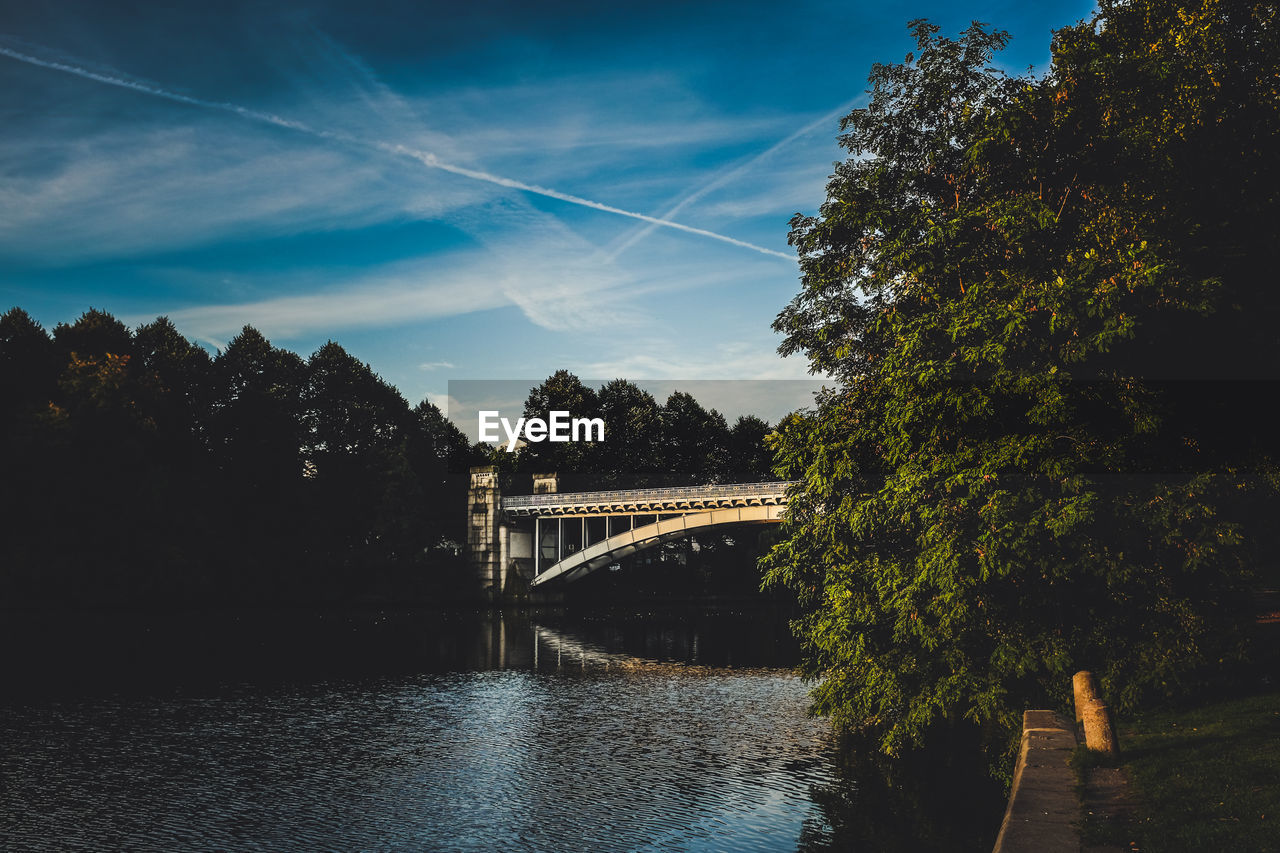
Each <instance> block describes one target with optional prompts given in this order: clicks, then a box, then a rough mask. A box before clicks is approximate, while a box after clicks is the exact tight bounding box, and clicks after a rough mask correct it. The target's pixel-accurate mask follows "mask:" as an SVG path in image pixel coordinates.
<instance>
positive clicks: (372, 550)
mask: <svg viewBox="0 0 1280 853" xmlns="http://www.w3.org/2000/svg"><path fill="white" fill-rule="evenodd" d="M0 400H2V401H3V404H2V405H0V441H2V445H0V482H2V483H3V484H4V486H3V490H0V518H3V530H4V535H3V536H2V537H0V604H2V605H7V606H14V605H31V604H48V603H61V604H76V605H85V606H112V605H141V604H155V603H183V604H214V605H216V604H272V603H285V602H288V603H336V602H341V603H351V602H359V601H362V600H367V601H384V600H402V601H403V600H417V601H422V600H438V599H441V598H449V597H451V596H454V595H462V594H465V593H466V592H467V591H468V588H467V584H468V582H469V580H470V579H469V577H468V575H467V573H466V571H465V568H464V566H463V560H462V557H461V555H459V554H458V548H459V547H460V545H459V543H461V542H463V541H464V535H465V534H464V530H463V522H464V520H465V515H464V513H463V512H462V511H461V510H460V507H463V506H464V504H465V489H466V485H467V484H466V477H465V471H466V469H467V466H468V465H469V464H472V463H473V462H476V461H482V457H480V456H477V455H476V454H477V453H478V451H476V450H473V449H472V448H471V447H470V446H469V444H468V442H467V439H466V438H465V436H463V435H462V433H461V432H460V431H459V430H457V429H456V428H455V427H454V426H453V425H452V424H450V423H449V422H448V421H447V420H446V419H445V417H444V416H443V415H442V414H441V412H440V411H439V410H438V409H437V408H436V407H435V406H434V405H432V404H431V403H429V402H426V401H424V402H422V403H419V404H418V405H417V406H415V407H410V406H409V404H408V403H407V402H406V401H405V399H404V398H403V397H402V396H401V395H400V393H399V392H398V391H396V389H395V388H393V387H392V386H390V385H389V384H387V383H386V382H385V381H383V380H382V379H381V378H380V377H378V376H377V374H375V373H374V372H373V370H372V369H371V368H370V367H369V366H368V365H367V364H362V363H361V362H360V361H358V360H357V359H355V358H353V357H352V356H351V355H350V354H349V353H347V352H346V351H345V350H344V349H343V348H342V347H341V346H339V345H338V344H336V343H332V342H330V343H327V344H325V345H324V346H323V347H321V348H320V349H319V350H317V351H316V352H315V353H314V354H313V355H312V356H311V357H310V358H309V359H307V360H303V359H302V358H300V357H299V356H297V355H296V354H294V353H291V352H288V351H286V350H282V349H278V348H276V347H273V346H272V345H271V344H270V342H268V341H267V339H266V338H264V337H263V336H262V334H261V333H259V332H258V331H256V330H255V329H253V328H251V327H248V326H246V327H245V328H244V330H243V331H242V332H241V333H240V334H239V335H237V336H236V337H235V338H234V339H233V340H232V341H231V342H230V343H229V344H228V346H227V347H226V349H225V350H224V351H222V352H221V353H219V354H218V355H217V356H210V355H209V354H208V353H207V352H205V350H203V349H202V348H200V347H199V346H197V345H195V344H193V343H191V342H189V341H187V340H185V339H184V338H183V337H182V336H181V335H180V334H179V333H178V332H177V330H176V329H175V328H174V326H173V324H172V323H171V322H169V320H167V319H165V318H160V319H157V320H156V321H155V322H153V323H149V324H147V325H144V326H141V327H139V328H137V329H136V330H132V331H131V330H130V329H128V328H127V327H126V326H125V325H124V324H123V323H121V322H120V321H119V320H117V319H115V318H114V317H112V316H111V315H109V314H106V313H104V312H101V311H97V310H89V311H88V312H86V313H85V314H84V315H83V316H82V317H80V319H79V320H78V321H76V322H75V323H73V324H70V325H67V324H59V325H58V326H57V327H56V328H55V329H54V330H53V333H52V335H50V334H48V333H46V331H45V330H44V329H43V328H41V327H40V325H38V324H37V323H36V322H34V321H33V320H32V319H31V317H30V316H28V315H27V313H26V312H24V311H22V310H21V309H18V308H14V309H13V310H11V311H9V312H8V313H7V314H5V315H4V316H3V317H0ZM451 471H453V472H455V473H453V474H452V475H451V473H450V472H451ZM457 472H463V473H462V474H458V473H457Z"/></svg>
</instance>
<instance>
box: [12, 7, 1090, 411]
mask: <svg viewBox="0 0 1280 853" xmlns="http://www.w3.org/2000/svg"><path fill="white" fill-rule="evenodd" d="M184 6H190V7H196V6H197V4H170V3H152V2H129V3H123V2H116V3H112V2H102V0H97V2H58V0H50V2H45V3H26V2H24V3H16V2H10V0H0V126H3V128H4V130H3V132H0V311H3V310H6V309H7V308H8V307H10V306H13V305H18V306H21V307H23V308H25V309H26V310H27V311H28V312H30V313H31V314H32V315H33V316H34V317H35V318H36V319H37V320H39V321H40V322H41V323H43V324H44V325H45V326H46V327H47V328H52V326H53V325H54V324H56V323H58V322H71V321H73V320H74V319H75V318H76V317H77V316H79V314H80V313H81V312H82V311H84V310H85V309H86V308H88V307H90V306H93V307H96V308H101V309H104V310H107V311H110V312H112V313H113V314H115V315H116V316H117V317H120V318H121V319H123V320H125V321H126V322H128V323H130V324H131V325H137V324H139V323H142V322H146V321H149V320H151V319H153V318H154V317H156V316H157V315H161V314H164V315H167V316H169V317H170V318H171V319H172V320H173V321H174V322H175V324H176V325H177V326H178V328H179V330H180V331H182V332H183V334H185V335H186V336H188V337H190V338H193V339H196V340H198V341H200V342H201V343H203V344H204V345H206V346H208V347H210V348H211V349H212V348H216V347H219V346H223V345H225V343H226V342H227V341H228V340H230V338H232V337H233V336H234V335H235V334H236V332H237V331H238V330H239V329H240V327H241V326H243V325H244V324H246V323H248V324H252V325H254V326H256V327H257V328H259V329H260V330H261V331H262V332H263V333H264V334H266V335H267V336H268V337H269V338H270V339H271V340H272V342H273V343H275V344H276V345H277V346H283V347H287V348H289V349H292V350H294V351H296V352H298V353H299V354H301V355H303V356H304V357H305V356H307V355H309V354H310V353H311V352H313V351H314V350H315V349H317V348H318V347H319V346H320V345H321V344H323V343H324V342H325V341H326V340H329V339H333V340H336V341H338V342H339V343H341V344H342V345H343V346H344V347H346V348H347V349H348V350H349V351H350V352H352V353H353V354H354V355H356V356H357V357H358V358H360V359H361V360H363V361H368V362H369V363H370V364H372V365H373V367H374V369H375V370H376V371H378V372H379V373H380V374H381V375H382V376H383V377H384V378H386V379H387V380H388V381H390V382H392V383H393V384H395V385H396V386H397V387H399V388H400V390H401V391H402V392H403V393H404V395H405V396H406V397H407V398H408V399H409V400H410V402H411V403H412V402H416V401H418V400H420V399H422V398H423V397H426V396H429V397H431V398H432V399H435V400H437V401H441V400H442V399H443V396H444V394H445V391H446V383H447V381H448V380H450V379H455V380H456V379H505V378H520V377H545V376H547V375H549V374H550V373H552V372H553V371H555V370H557V369H560V368H566V369H569V370H572V371H574V372H575V373H578V374H579V375H580V376H601V377H612V376H623V377H627V378H632V379H670V378H680V379H748V378H749V379H760V378H799V377H804V376H805V375H806V373H805V366H804V364H803V362H802V360H800V359H794V358H793V359H788V360H783V359H781V358H779V357H778V355H777V353H776V348H777V345H778V338H777V336H776V335H774V333H773V332H772V331H771V330H770V328H769V326H770V323H771V322H772V320H773V318H774V317H775V316H776V314H777V313H778V311H779V310H780V309H781V308H782V307H783V306H784V305H785V304H786V303H787V302H788V301H789V300H790V299H791V297H792V296H793V295H794V293H795V292H796V290H797V287H798V277H797V267H796V263H795V260H794V254H793V253H792V251H791V250H790V248H789V247H788V246H787V242H786V238H787V230H788V226H787V222H788V220H789V219H790V217H791V216H792V215H793V214H795V213H797V212H804V213H812V212H815V211H816V209H817V207H818V205H819V204H821V202H822V200H823V197H824V186H825V183H826V180H827V176H828V175H829V174H830V171H831V164H832V162H833V161H835V160H837V159H840V158H841V152H840V150H839V148H838V147H837V146H836V144H835V135H836V132H837V122H838V118H839V116H840V115H841V114H843V113H844V112H847V111H848V110H849V109H850V108H852V107H853V106H856V105H858V104H861V103H862V102H863V98H864V92H865V89H866V77H867V73H868V71H869V69H870V66H871V64H872V63H874V62H898V61H901V60H902V58H903V56H904V55H905V53H906V52H907V51H908V50H909V49H910V48H911V43H910V39H909V36H908V34H907V30H906V23H907V21H908V20H910V19H912V18H916V17H927V18H930V19H931V20H933V21H934V22H935V23H938V24H940V25H941V26H942V27H943V29H944V31H946V32H948V33H950V34H954V33H955V32H957V31H958V30H960V29H962V28H963V27H964V26H966V25H967V24H968V23H969V22H970V21H971V20H975V19H976V20H981V21H985V22H987V23H990V24H994V25H996V26H999V27H1002V28H1004V29H1006V30H1008V31H1010V32H1011V33H1012V35H1013V37H1014V38H1013V42H1012V44H1011V46H1010V48H1009V49H1008V50H1007V51H1006V52H1005V53H1004V54H1003V55H1002V56H1001V57H1000V58H999V62H1000V64H1001V65H1003V66H1004V67H1006V68H1007V69H1008V70H1010V71H1011V72H1015V73H1016V72H1022V71H1025V70H1026V69H1027V68H1028V66H1035V67H1037V68H1043V67H1044V66H1045V64H1046V63H1047V61H1048V58H1049V39H1050V33H1051V31H1052V30H1053V29H1055V28H1057V27H1061V26H1064V25H1067V24H1071V23H1074V22H1075V21H1078V20H1080V19H1081V18H1085V17H1087V16H1088V15H1089V14H1090V13H1091V12H1092V9H1093V5H1092V3H1085V2H1055V3H1051V4H1048V5H1042V4H1017V3H999V2H970V3H964V2H961V3H936V2H928V3H915V4H870V3H819V2H804V0H799V1H798V2H789V3H751V2H736V3H698V4H690V3H661V2H647V3H599V2H596V3H550V2H543V3H531V2H526V3H494V2H471V3H456V2H454V3H448V4H443V3H433V2H409V1H408V0H404V2H361V3H348V2H307V3H297V4H294V3H271V2H242V3H238V2H229V3H218V4H199V7H198V8H184ZM644 217H648V218H644ZM654 220H661V222H655V221H654Z"/></svg>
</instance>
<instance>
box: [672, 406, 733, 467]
mask: <svg viewBox="0 0 1280 853" xmlns="http://www.w3.org/2000/svg"><path fill="white" fill-rule="evenodd" d="M662 441H663V449H662V454H661V459H662V462H663V466H664V468H665V472H666V475H667V476H668V477H669V478H670V480H671V482H673V483H680V484H682V485H694V484H696V485H702V484H704V483H718V482H724V479H725V476H726V468H727V466H728V447H729V425H728V424H727V423H725V420H724V415H722V414H720V413H719V412H717V411H716V410H715V409H704V408H703V407H702V404H701V403H699V402H698V401H697V400H695V399H694V398H693V395H692V394H687V393H685V392H684V391H673V392H672V393H671V396H669V397H667V402H666V405H665V406H663V407H662Z"/></svg>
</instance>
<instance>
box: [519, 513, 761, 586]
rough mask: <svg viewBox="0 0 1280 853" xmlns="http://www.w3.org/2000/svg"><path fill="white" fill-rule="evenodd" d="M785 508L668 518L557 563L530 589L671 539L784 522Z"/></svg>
mask: <svg viewBox="0 0 1280 853" xmlns="http://www.w3.org/2000/svg"><path fill="white" fill-rule="evenodd" d="M785 510H786V507H785V506H778V505H765V506H746V507H734V508H732V509H713V510H707V511H706V512H692V513H689V514H687V515H681V516H678V517H676V518H668V519H665V520H663V521H658V522H655V523H654V524H646V525H644V526H643V527H637V528H634V529H632V530H624V531H622V532H621V533H615V534H614V535H612V536H610V537H609V538H607V539H601V540H600V541H599V542H596V543H595V544H593V545H589V546H587V547H586V548H583V549H582V550H581V551H579V552H577V553H576V554H571V555H569V556H568V557H565V558H564V559H563V560H561V561H559V562H558V563H554V564H553V565H551V566H549V567H548V568H547V570H546V571H545V572H542V573H541V574H540V575H538V576H537V577H536V578H534V579H533V581H532V583H531V584H530V585H531V586H541V585H542V584H545V583H549V582H551V581H554V580H556V579H557V578H563V579H564V581H565V583H569V582H571V581H574V580H577V579H578V578H582V577H586V576H587V575H589V574H591V573H592V572H594V571H595V570H596V569H599V568H603V567H604V566H607V565H609V564H610V563H612V562H614V561H615V560H616V559H617V558H619V557H626V556H629V555H630V554H634V553H636V552H637V551H643V550H645V549H646V548H652V547H653V546H655V545H661V544H662V543H664V542H669V541H671V540H672V539H679V538H681V537H684V536H688V535H689V534H690V533H694V532H696V531H698V530H705V529H706V528H709V527H719V526H721V525H726V524H772V523H777V522H780V521H782V514H783V512H784V511H785Z"/></svg>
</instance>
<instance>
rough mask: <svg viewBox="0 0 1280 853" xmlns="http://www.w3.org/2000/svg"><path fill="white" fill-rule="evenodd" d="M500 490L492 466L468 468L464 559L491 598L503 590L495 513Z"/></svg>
mask: <svg viewBox="0 0 1280 853" xmlns="http://www.w3.org/2000/svg"><path fill="white" fill-rule="evenodd" d="M501 504H502V492H501V491H500V490H499V488H498V474H497V472H496V471H495V470H494V469H493V467H492V466H489V465H486V466H482V467H479V468H472V469H471V489H470V491H469V492H468V494H467V561H468V562H469V563H470V564H471V568H472V570H473V571H474V572H475V574H476V578H477V580H479V581H480V588H481V589H482V590H483V591H484V593H485V595H486V596H487V597H488V598H489V599H490V600H493V599H496V598H497V597H498V596H499V595H500V594H501V592H502V568H503V563H502V554H501V553H500V551H501V550H502V549H501V545H500V544H499V531H498V517H499V515H500V512H501Z"/></svg>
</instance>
